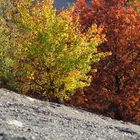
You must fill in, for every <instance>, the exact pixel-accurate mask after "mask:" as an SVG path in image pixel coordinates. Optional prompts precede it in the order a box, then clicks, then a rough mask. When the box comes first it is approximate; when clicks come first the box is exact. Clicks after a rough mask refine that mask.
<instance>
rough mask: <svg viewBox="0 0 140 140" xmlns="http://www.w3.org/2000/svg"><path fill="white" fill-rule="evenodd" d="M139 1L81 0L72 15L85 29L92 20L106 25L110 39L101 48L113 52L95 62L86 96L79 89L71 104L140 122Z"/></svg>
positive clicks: (85, 90) (89, 25)
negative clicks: (88, 0)
mask: <svg viewBox="0 0 140 140" xmlns="http://www.w3.org/2000/svg"><path fill="white" fill-rule="evenodd" d="M139 9H140V2H138V1H136V0H134V1H129V2H128V1H126V0H111V1H106V0H91V5H87V4H86V1H85V0H79V1H78V2H77V3H76V5H75V7H74V9H73V14H72V15H73V19H74V20H75V21H77V20H78V21H79V22H80V24H81V32H86V31H87V30H88V29H89V28H90V27H91V25H92V24H93V23H96V24H97V25H98V26H103V33H105V34H106V39H107V41H106V42H104V43H103V44H101V45H100V46H99V47H98V51H99V52H100V51H102V52H106V51H108V52H111V53H112V55H111V56H109V57H107V58H105V59H102V60H101V61H100V62H99V63H96V64H94V65H92V68H93V69H94V67H97V72H96V73H93V72H92V71H91V72H90V73H91V75H92V80H93V81H92V83H91V85H90V86H89V87H88V88H86V89H84V94H83V96H79V94H78V93H77V94H76V95H75V96H74V97H73V98H72V99H71V101H70V103H71V104H74V105H77V106H80V107H83V108H88V109H89V110H91V111H94V112H97V113H102V114H104V115H107V116H111V117H113V118H117V119H122V120H126V121H132V122H136V123H138V124H139V123H140V92H139V76H140V75H139V62H140V51H139V50H140V32H139V31H140V15H139V12H138V11H139Z"/></svg>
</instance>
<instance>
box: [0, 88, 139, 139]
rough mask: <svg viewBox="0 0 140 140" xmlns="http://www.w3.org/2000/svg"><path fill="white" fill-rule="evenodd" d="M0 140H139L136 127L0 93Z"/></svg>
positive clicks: (2, 91)
mask: <svg viewBox="0 0 140 140" xmlns="http://www.w3.org/2000/svg"><path fill="white" fill-rule="evenodd" d="M0 140H140V126H138V125H134V124H131V123H126V122H122V121H117V120H113V119H111V118H107V117H104V116H101V115H96V114H92V113H89V112H86V111H82V110H78V109H75V108H71V107H66V106H64V105H59V104H55V103H49V102H44V101H39V100H36V99H32V98H30V97H26V96H24V95H19V94H16V93H14V92H11V91H8V90H6V89H0Z"/></svg>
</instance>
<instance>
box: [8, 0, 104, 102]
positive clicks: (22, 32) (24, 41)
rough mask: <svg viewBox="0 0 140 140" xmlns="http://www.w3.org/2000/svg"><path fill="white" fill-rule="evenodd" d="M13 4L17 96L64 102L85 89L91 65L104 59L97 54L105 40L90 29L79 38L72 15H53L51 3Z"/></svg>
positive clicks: (24, 1)
mask: <svg viewBox="0 0 140 140" xmlns="http://www.w3.org/2000/svg"><path fill="white" fill-rule="evenodd" d="M12 4H13V5H14V10H13V9H12V10H11V11H10V12H9V14H10V16H11V18H12V22H13V23H14V24H15V25H16V29H17V32H18V38H17V39H16V41H15V44H16V50H15V49H14V48H15V47H14V45H13V46H10V49H11V50H13V49H14V54H13V55H14V57H13V61H14V62H13V64H12V66H11V67H12V71H13V73H14V80H15V81H16V84H17V85H18V92H21V93H23V94H28V93H34V94H40V95H42V96H44V97H46V98H48V99H50V100H53V99H60V100H66V99H68V98H69V97H71V96H72V95H73V94H74V92H75V90H76V89H82V88H83V87H85V86H88V85H89V84H90V81H91V77H90V76H89V75H87V74H88V72H89V71H90V69H91V66H90V65H91V64H92V63H94V62H96V61H99V60H100V58H101V57H104V56H106V53H97V46H98V45H99V44H101V43H102V42H103V40H104V35H102V33H101V30H100V29H99V30H98V28H97V26H95V25H93V26H92V27H91V28H89V29H88V31H87V32H86V33H83V34H82V33H81V32H80V30H79V25H78V22H75V23H74V22H72V17H71V13H70V12H69V11H67V10H66V11H62V12H61V13H59V14H56V10H55V9H54V8H53V1H51V0H44V1H42V2H40V1H32V0H20V1H19V0H13V1H12ZM10 43H11V42H10ZM6 57H8V56H6Z"/></svg>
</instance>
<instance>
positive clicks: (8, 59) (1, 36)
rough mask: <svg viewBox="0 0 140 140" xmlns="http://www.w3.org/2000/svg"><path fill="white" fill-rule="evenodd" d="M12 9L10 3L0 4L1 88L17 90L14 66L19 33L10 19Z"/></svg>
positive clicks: (3, 2)
mask: <svg viewBox="0 0 140 140" xmlns="http://www.w3.org/2000/svg"><path fill="white" fill-rule="evenodd" d="M8 7H9V8H8ZM11 8H12V5H11V4H10V2H9V1H1V2H0V88H1V87H6V88H9V89H11V88H12V89H14V90H15V89H16V86H17V85H16V83H15V81H14V72H13V71H12V65H13V59H14V58H13V55H14V51H15V50H16V47H15V46H16V45H15V42H16V38H17V36H18V32H17V31H16V28H15V25H14V24H12V22H11V19H10V15H9V13H10V11H11V10H10V9H11Z"/></svg>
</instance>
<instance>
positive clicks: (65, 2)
mask: <svg viewBox="0 0 140 140" xmlns="http://www.w3.org/2000/svg"><path fill="white" fill-rule="evenodd" d="M75 1H76V0H54V7H55V8H57V9H62V8H67V7H68V6H69V5H72V4H73V3H75Z"/></svg>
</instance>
